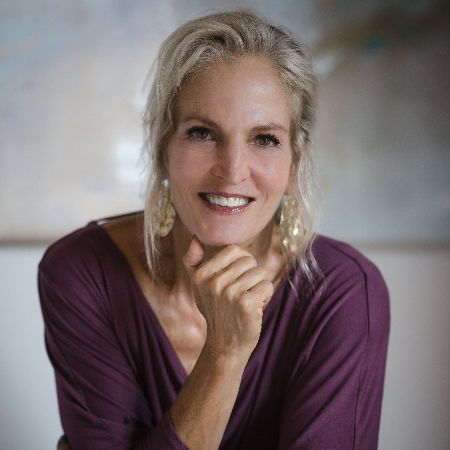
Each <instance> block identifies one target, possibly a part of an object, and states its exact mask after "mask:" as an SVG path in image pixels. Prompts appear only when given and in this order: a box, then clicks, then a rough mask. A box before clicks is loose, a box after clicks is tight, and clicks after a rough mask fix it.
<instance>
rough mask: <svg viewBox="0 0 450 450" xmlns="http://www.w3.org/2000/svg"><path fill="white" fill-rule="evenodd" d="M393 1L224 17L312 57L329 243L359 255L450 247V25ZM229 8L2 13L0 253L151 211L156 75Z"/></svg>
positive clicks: (9, 6) (55, 8)
mask: <svg viewBox="0 0 450 450" xmlns="http://www.w3.org/2000/svg"><path fill="white" fill-rule="evenodd" d="M394 3H395V5H396V8H397V9H394V6H392V8H391V9H389V2H385V1H381V0H379V1H371V2H359V3H358V2H342V4H341V5H340V6H339V8H338V6H337V3H336V2H333V1H331V0H329V1H322V2H313V1H312V0H309V1H303V2H291V1H282V2H278V3H277V7H276V8H274V6H273V2H270V1H268V0H267V1H261V2H259V3H258V6H257V7H255V5H254V2H251V1H248V2H233V1H230V2H227V5H226V6H227V7H233V6H240V7H246V6H247V7H250V8H253V10H254V11H256V12H259V13H261V14H263V15H265V16H266V17H268V18H270V19H271V20H272V21H273V22H275V23H277V24H284V25H286V26H287V27H289V28H290V29H292V30H293V31H294V32H295V33H297V34H298V35H299V36H301V37H302V38H303V39H304V40H305V41H306V43H307V45H308V47H309V48H310V49H311V51H312V53H313V57H314V61H315V66H316V68H317V70H318V72H319V74H320V78H321V83H320V89H319V97H318V121H317V126H316V130H315V151H316V153H317V160H318V161H317V172H318V185H319V191H320V196H319V197H320V205H321V206H320V209H319V221H318V229H319V231H321V232H323V233H326V234H329V235H332V236H335V237H337V238H342V239H345V240H347V241H350V242H355V243H363V244H380V245H383V244H390V243H393V242H397V243H415V242H419V243H420V242H449V241H450V227H449V226H448V224H449V223H450V198H449V180H448V175H447V174H448V173H449V172H450V159H449V151H448V142H449V138H450V136H449V134H450V133H449V130H448V126H447V121H448V117H449V106H448V105H449V104H450V102H449V101H448V97H449V95H450V89H449V88H450V86H449V81H448V76H447V75H446V74H447V73H448V72H449V67H448V65H449V59H448V58H444V56H445V55H446V54H447V52H448V51H447V42H448V38H449V36H448V34H449V32H448V31H447V27H446V26H445V24H446V17H448V13H447V11H444V12H445V14H444V13H443V12H442V11H440V10H438V9H437V6H436V5H439V4H440V3H436V5H435V4H434V3H433V2H428V3H427V2H425V3H424V2H421V5H422V6H421V9H420V8H419V9H418V8H417V3H416V2H406V1H405V2H398V1H397V2H392V4H393V5H394ZM399 5H400V6H401V5H403V7H400V9H399ZM223 7H224V6H223V3H222V2H219V1H215V2H210V1H208V2H206V1H204V0H203V1H202V0H197V1H193V2H189V5H186V2H182V1H181V0H177V1H174V2H165V3H164V2H163V3H161V2H153V1H151V2H148V1H144V0H138V1H136V2H132V3H129V2H125V1H119V2H79V1H75V0H67V1H65V2H58V1H56V0H48V1H45V2H41V1H37V2H35V1H31V0H17V1H14V2H13V1H12V0H9V1H6V2H3V5H2V6H1V7H0V8H1V9H2V11H1V12H2V14H0V30H1V31H0V35H1V36H2V39H1V43H0V46H1V47H0V48H1V52H0V105H1V106H0V215H1V221H0V243H4V244H5V243H6V244H8V243H33V242H35V243H48V242H51V241H53V240H55V239H56V238H58V237H59V236H61V235H63V234H64V233H67V232H68V231H70V230H72V229H74V228H77V227H80V226H83V225H84V224H85V223H87V222H88V221H89V220H92V219H97V218H101V217H105V216H111V215H114V214H120V213H124V212H128V211H134V210H138V209H142V206H143V190H144V184H145V170H144V169H145V168H144V164H143V163H142V160H141V158H140V152H141V147H142V140H143V139H142V130H141V114H142V111H143V109H144V106H145V102H146V89H147V90H148V82H147V83H146V80H147V75H148V72H149V68H150V66H151V63H152V61H153V59H154V58H155V56H156V53H157V50H158V47H159V45H160V43H161V42H162V40H163V39H164V37H165V36H167V35H168V34H169V33H170V32H171V31H172V30H173V29H174V28H175V27H176V26H177V25H179V24H180V23H181V22H183V21H185V20H187V19H189V18H191V17H194V16H197V15H200V14H203V13H207V12H211V11H213V10H218V9H220V8H222V9H223ZM446 14H447V15H446ZM147 81H148V80H147Z"/></svg>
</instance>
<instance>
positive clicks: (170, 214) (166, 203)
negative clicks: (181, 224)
mask: <svg viewBox="0 0 450 450" xmlns="http://www.w3.org/2000/svg"><path fill="white" fill-rule="evenodd" d="M175 215H176V211H175V207H174V206H173V203H172V200H171V198H170V186H169V181H168V180H164V181H163V183H162V187H161V190H160V192H159V198H158V202H157V207H156V208H155V211H154V212H153V221H154V223H155V231H156V234H157V235H158V236H160V237H164V236H167V235H168V234H169V233H170V231H171V230H172V227H173V224H174V222H175Z"/></svg>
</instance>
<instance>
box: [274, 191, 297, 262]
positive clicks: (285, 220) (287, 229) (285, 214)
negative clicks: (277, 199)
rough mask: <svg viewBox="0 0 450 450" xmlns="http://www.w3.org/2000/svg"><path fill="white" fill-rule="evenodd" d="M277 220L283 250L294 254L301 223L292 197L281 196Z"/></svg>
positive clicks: (295, 201) (295, 202) (295, 200)
mask: <svg viewBox="0 0 450 450" xmlns="http://www.w3.org/2000/svg"><path fill="white" fill-rule="evenodd" d="M277 218H278V220H277V222H278V226H279V228H280V237H281V244H282V245H283V248H284V249H285V250H286V251H287V252H288V253H291V254H294V253H296V252H297V249H298V235H299V233H300V229H301V223H300V215H299V208H298V202H297V199H296V198H295V197H294V196H293V195H284V196H283V199H282V200H281V204H280V208H279V215H278V217H277Z"/></svg>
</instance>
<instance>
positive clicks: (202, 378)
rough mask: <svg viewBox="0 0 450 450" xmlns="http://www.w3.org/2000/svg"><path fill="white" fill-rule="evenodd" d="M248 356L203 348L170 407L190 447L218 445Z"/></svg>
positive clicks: (206, 449)
mask: <svg viewBox="0 0 450 450" xmlns="http://www.w3.org/2000/svg"><path fill="white" fill-rule="evenodd" d="M248 357H249V355H214V354H211V353H210V352H208V351H207V350H206V348H204V349H203V351H202V353H201V354H200V357H199V358H198V360H197V363H196V365H195V367H194V369H193V370H192V373H191V374H190V375H189V377H188V378H187V380H186V383H185V384H184V386H183V387H182V389H181V391H180V392H179V394H178V397H177V400H176V401H175V403H174V404H173V405H172V406H171V408H170V416H171V419H172V423H173V426H174V429H175V432H176V433H177V435H178V437H179V438H180V439H181V440H182V441H183V442H184V443H185V445H186V446H187V447H188V448H189V449H190V450H213V449H214V450H216V449H217V448H219V444H220V442H221V440H222V436H223V433H224V431H225V428H226V426H227V423H228V420H229V418H230V414H231V411H232V409H233V406H234V403H235V401H236V397H237V394H238V391H239V386H240V383H241V379H242V374H243V372H244V369H245V366H246V364H247V361H248Z"/></svg>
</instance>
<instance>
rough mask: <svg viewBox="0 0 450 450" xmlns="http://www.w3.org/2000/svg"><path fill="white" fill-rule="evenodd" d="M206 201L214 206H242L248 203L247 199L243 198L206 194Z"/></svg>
mask: <svg viewBox="0 0 450 450" xmlns="http://www.w3.org/2000/svg"><path fill="white" fill-rule="evenodd" d="M206 199H207V200H208V201H209V202H210V203H213V204H215V205H220V206H231V207H232V206H242V205H246V204H247V203H248V202H249V199H248V198H243V197H222V196H220V195H210V194H206Z"/></svg>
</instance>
